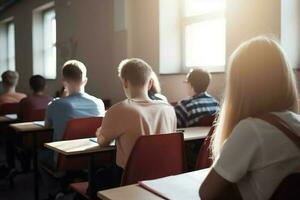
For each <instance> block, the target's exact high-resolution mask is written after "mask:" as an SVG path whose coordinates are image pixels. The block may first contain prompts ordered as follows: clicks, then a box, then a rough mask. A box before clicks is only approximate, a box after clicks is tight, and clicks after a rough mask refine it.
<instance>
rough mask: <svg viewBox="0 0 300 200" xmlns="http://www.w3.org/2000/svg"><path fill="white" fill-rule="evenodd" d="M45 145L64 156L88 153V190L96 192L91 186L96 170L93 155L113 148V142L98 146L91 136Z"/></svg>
mask: <svg viewBox="0 0 300 200" xmlns="http://www.w3.org/2000/svg"><path fill="white" fill-rule="evenodd" d="M93 139H96V138H93ZM45 147H46V148H48V149H51V150H53V151H55V152H57V153H60V154H62V155H64V156H80V155H88V156H89V185H90V186H91V188H90V190H91V193H92V194H95V193H96V191H95V189H94V188H93V185H94V182H93V181H94V178H93V176H94V174H95V170H96V169H95V155H96V154H97V153H100V152H105V151H113V150H115V146H114V142H112V143H111V146H108V147H100V146H99V145H98V143H96V142H95V141H91V138H85V139H77V140H65V141H58V142H51V143H45ZM91 198H92V199H95V197H91Z"/></svg>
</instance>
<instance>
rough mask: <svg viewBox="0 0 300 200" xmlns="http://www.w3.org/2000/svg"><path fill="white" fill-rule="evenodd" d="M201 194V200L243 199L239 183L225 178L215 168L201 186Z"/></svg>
mask: <svg viewBox="0 0 300 200" xmlns="http://www.w3.org/2000/svg"><path fill="white" fill-rule="evenodd" d="M199 196H200V198H201V200H210V199H232V200H241V199H242V198H241V195H240V193H239V190H238V188H237V185H236V184H235V183H231V182H229V181H227V180H226V179H224V178H223V177H222V176H220V175H219V174H218V173H217V172H216V171H215V170H214V169H213V168H212V169H211V171H210V172H209V174H208V175H207V177H206V178H205V180H204V182H203V184H202V185H201V186H200V189H199Z"/></svg>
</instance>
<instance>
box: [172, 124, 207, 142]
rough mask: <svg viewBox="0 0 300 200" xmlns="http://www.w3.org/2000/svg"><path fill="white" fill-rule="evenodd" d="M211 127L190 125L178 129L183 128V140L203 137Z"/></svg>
mask: <svg viewBox="0 0 300 200" xmlns="http://www.w3.org/2000/svg"><path fill="white" fill-rule="evenodd" d="M210 128H211V127H208V126H203V127H190V128H179V129H178V130H179V131H180V130H183V136H184V141H191V140H198V139H204V138H205V137H206V136H207V134H208V132H209V130H210Z"/></svg>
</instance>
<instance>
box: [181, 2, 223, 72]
mask: <svg viewBox="0 0 300 200" xmlns="http://www.w3.org/2000/svg"><path fill="white" fill-rule="evenodd" d="M225 24H226V20H225V0H184V19H183V27H184V32H183V38H184V39H183V44H184V56H183V60H184V65H185V67H186V68H192V67H201V68H205V69H207V70H208V71H211V72H217V71H224V65H225V54H226V51H225V39H226V36H225Z"/></svg>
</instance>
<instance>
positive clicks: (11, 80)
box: [1, 70, 19, 87]
mask: <svg viewBox="0 0 300 200" xmlns="http://www.w3.org/2000/svg"><path fill="white" fill-rule="evenodd" d="M1 78H2V83H3V86H4V87H13V86H16V85H17V84H18V80H19V74H18V72H14V71H10V70H7V71H5V72H3V73H2V75H1Z"/></svg>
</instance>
